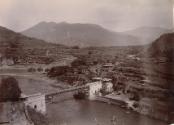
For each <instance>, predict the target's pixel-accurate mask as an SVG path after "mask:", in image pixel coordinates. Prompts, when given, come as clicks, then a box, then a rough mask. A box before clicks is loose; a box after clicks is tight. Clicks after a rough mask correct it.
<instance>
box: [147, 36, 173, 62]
mask: <svg viewBox="0 0 174 125" xmlns="http://www.w3.org/2000/svg"><path fill="white" fill-rule="evenodd" d="M148 53H149V54H150V55H151V56H153V57H166V58H167V59H169V60H173V57H174V33H168V34H164V35H162V36H161V37H160V38H158V39H157V40H156V41H154V42H153V43H152V44H151V45H150V47H149V49H148Z"/></svg>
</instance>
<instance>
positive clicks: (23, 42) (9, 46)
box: [0, 27, 68, 65]
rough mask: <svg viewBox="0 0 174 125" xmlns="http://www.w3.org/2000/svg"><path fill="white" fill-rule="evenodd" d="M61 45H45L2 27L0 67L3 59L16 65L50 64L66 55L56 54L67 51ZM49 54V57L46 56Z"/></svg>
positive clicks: (0, 34)
mask: <svg viewBox="0 0 174 125" xmlns="http://www.w3.org/2000/svg"><path fill="white" fill-rule="evenodd" d="M67 48H68V47H65V46H63V45H58V44H52V43H47V42H45V41H43V40H39V39H35V38H30V37H26V36H24V35H22V34H20V33H16V32H14V31H11V30H9V29H6V28H4V27H0V65H1V62H2V59H1V57H3V58H12V59H13V60H14V62H16V63H24V64H26V63H46V62H47V63H48V62H49V63H50V62H52V61H54V60H57V59H58V58H62V56H66V53H61V54H59V55H60V56H56V57H55V55H56V54H58V53H60V52H62V50H65V49H67ZM47 52H49V57H47V56H46V54H47Z"/></svg>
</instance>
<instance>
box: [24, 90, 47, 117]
mask: <svg viewBox="0 0 174 125" xmlns="http://www.w3.org/2000/svg"><path fill="white" fill-rule="evenodd" d="M24 98H25V99H26V100H25V105H26V106H29V107H31V108H33V109H35V110H36V111H37V112H40V113H42V114H46V102H45V95H44V94H41V93H38V94H34V95H29V96H25V97H24Z"/></svg>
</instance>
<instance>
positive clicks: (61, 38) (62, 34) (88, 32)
mask: <svg viewBox="0 0 174 125" xmlns="http://www.w3.org/2000/svg"><path fill="white" fill-rule="evenodd" d="M22 34H24V35H26V36H30V37H35V38H39V39H43V40H46V41H48V42H52V43H59V44H64V45H68V46H75V45H79V46H81V47H88V46H124V45H136V44H138V40H137V39H136V37H132V36H129V35H123V34H121V33H116V32H112V31H109V30H107V29H104V28H103V27H101V26H99V25H95V24H80V23H74V24H69V23H66V22H62V23H54V22H41V23H39V24H37V25H35V26H33V27H32V28H30V29H28V30H25V31H23V32H22Z"/></svg>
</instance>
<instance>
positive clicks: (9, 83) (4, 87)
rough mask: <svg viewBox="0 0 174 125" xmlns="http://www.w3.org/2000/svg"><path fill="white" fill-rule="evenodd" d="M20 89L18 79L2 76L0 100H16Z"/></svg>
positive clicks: (19, 94)
mask: <svg viewBox="0 0 174 125" xmlns="http://www.w3.org/2000/svg"><path fill="white" fill-rule="evenodd" d="M20 96H21V89H20V87H19V85H18V81H17V80H16V79H15V78H13V77H7V78H3V79H2V80H1V84H0V102H7V101H18V100H19V98H20Z"/></svg>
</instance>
